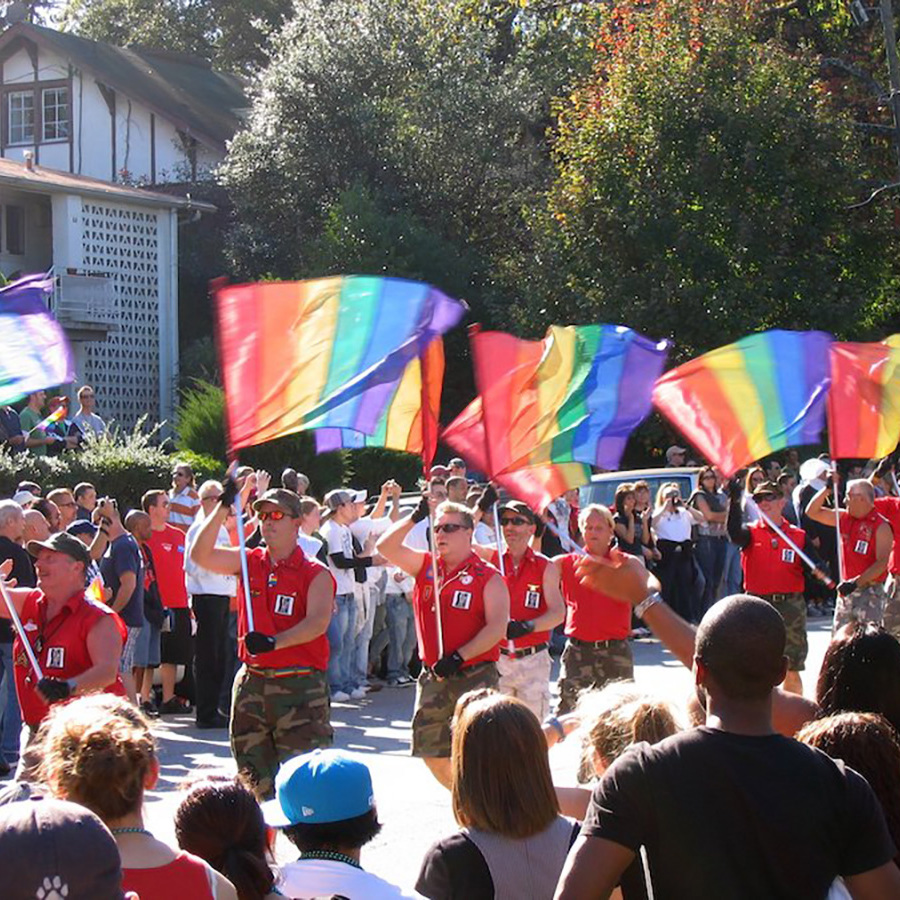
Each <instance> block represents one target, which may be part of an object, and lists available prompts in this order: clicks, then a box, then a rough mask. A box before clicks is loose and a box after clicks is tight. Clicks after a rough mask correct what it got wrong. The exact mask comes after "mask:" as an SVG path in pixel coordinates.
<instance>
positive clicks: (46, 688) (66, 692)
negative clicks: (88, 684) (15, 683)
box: [37, 678, 72, 703]
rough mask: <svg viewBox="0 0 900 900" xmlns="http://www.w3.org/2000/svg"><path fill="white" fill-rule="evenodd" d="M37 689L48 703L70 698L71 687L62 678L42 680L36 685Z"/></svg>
mask: <svg viewBox="0 0 900 900" xmlns="http://www.w3.org/2000/svg"><path fill="white" fill-rule="evenodd" d="M37 689H38V691H40V693H41V694H42V695H43V696H44V698H45V699H46V700H47V702H48V703H58V702H59V701H60V700H68V699H69V697H71V696H72V685H71V684H69V682H68V681H63V679H62V678H42V679H41V680H40V681H39V682H38V683H37Z"/></svg>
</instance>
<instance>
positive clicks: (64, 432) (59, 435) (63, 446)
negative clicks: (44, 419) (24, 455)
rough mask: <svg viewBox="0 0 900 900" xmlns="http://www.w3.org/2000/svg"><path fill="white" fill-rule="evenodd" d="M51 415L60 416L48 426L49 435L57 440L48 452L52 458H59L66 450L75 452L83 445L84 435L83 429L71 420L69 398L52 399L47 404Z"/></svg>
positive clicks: (49, 447)
mask: <svg viewBox="0 0 900 900" xmlns="http://www.w3.org/2000/svg"><path fill="white" fill-rule="evenodd" d="M47 406H48V409H49V410H50V415H58V416H61V418H57V419H55V420H54V421H52V422H50V424H48V425H47V426H46V431H47V434H48V435H51V436H52V437H54V438H55V441H54V443H52V444H50V445H49V446H48V448H47V452H48V453H49V454H50V455H51V456H58V455H59V454H60V453H62V452H63V451H65V450H74V449H75V448H76V447H78V445H79V444H80V443H81V441H82V439H83V437H84V436H83V435H82V433H81V429H80V428H79V427H78V426H77V425H76V424H75V423H74V422H73V421H72V420H71V419H70V418H69V398H68V397H65V396H62V395H60V396H59V397H51V398H50V402H49V403H48V404H47Z"/></svg>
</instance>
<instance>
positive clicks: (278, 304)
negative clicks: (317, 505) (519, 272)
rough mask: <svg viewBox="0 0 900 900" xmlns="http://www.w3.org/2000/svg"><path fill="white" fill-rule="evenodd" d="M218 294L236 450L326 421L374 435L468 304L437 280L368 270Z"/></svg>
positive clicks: (232, 288) (222, 290)
mask: <svg viewBox="0 0 900 900" xmlns="http://www.w3.org/2000/svg"><path fill="white" fill-rule="evenodd" d="M215 296H216V308H217V322H218V335H219V352H220V356H221V360H222V372H223V378H224V383H225V405H226V411H227V417H228V435H229V445H230V450H231V451H232V452H234V451H236V450H237V449H238V448H240V447H247V446H251V445H254V444H260V443H262V442H264V441H268V440H272V439H273V438H277V437H281V436H283V435H286V434H292V433H294V432H297V431H307V430H314V429H319V428H339V429H349V430H351V431H359V432H361V433H362V434H366V435H374V434H375V433H376V430H377V429H378V427H379V423H380V422H381V420H382V418H383V416H384V415H385V412H386V411H387V410H388V409H389V406H390V405H391V403H392V401H393V400H395V399H397V392H398V388H399V385H400V384H401V382H402V380H403V377H404V373H405V372H406V369H407V366H408V365H409V363H410V362H412V361H413V360H414V359H416V358H418V357H420V356H422V354H423V352H424V350H425V348H426V347H427V346H428V345H429V344H430V343H431V342H432V340H433V339H434V338H435V337H438V336H439V335H442V334H444V333H445V332H446V331H448V330H449V329H451V328H452V327H453V326H454V325H456V324H457V323H458V322H459V321H460V319H461V318H462V316H463V314H464V313H465V310H466V306H465V304H463V303H461V302H460V301H458V300H454V299H452V298H450V297H447V296H446V295H445V294H443V293H442V292H441V291H439V290H437V289H435V288H433V287H430V286H429V285H427V284H421V283H419V282H415V281H405V280H402V279H398V278H370V277H365V276H345V277H336V278H322V279H317V280H314V281H298V282H264V283H259V284H245V285H236V286H225V287H221V288H219V289H217V290H216V291H215ZM410 378H412V376H410ZM425 380H426V381H427V380H428V379H425ZM410 384H411V382H408V383H407V385H406V387H407V388H409V387H410ZM402 396H403V399H404V402H410V401H409V396H410V395H409V394H407V393H404V394H403V395H402ZM412 402H414V401H412ZM420 402H421V401H420ZM397 440H399V438H398V439H397Z"/></svg>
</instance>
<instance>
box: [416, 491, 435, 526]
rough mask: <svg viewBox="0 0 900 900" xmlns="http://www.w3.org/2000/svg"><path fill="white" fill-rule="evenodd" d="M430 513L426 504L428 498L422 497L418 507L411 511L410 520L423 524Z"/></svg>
mask: <svg viewBox="0 0 900 900" xmlns="http://www.w3.org/2000/svg"><path fill="white" fill-rule="evenodd" d="M430 512H431V507H430V506H429V504H428V498H427V497H424V496H423V497H422V499H421V500H420V501H419V505H418V506H417V507H416V508H415V509H414V510H413V514H412V520H413V522H424V521H425V519H427V518H428V514H429V513H430Z"/></svg>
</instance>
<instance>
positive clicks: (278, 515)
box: [257, 509, 293, 522]
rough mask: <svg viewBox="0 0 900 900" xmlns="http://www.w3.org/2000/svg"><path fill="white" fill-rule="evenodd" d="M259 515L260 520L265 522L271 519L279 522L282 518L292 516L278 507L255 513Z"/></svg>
mask: <svg viewBox="0 0 900 900" xmlns="http://www.w3.org/2000/svg"><path fill="white" fill-rule="evenodd" d="M257 515H258V516H259V521H260V522H267V521H268V520H269V519H271V520H272V521H273V522H280V521H281V520H282V519H291V518H293V516H289V515H288V514H287V513H286V512H282V511H281V510H280V509H273V510H270V511H269V512H261V513H258V514H257Z"/></svg>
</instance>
